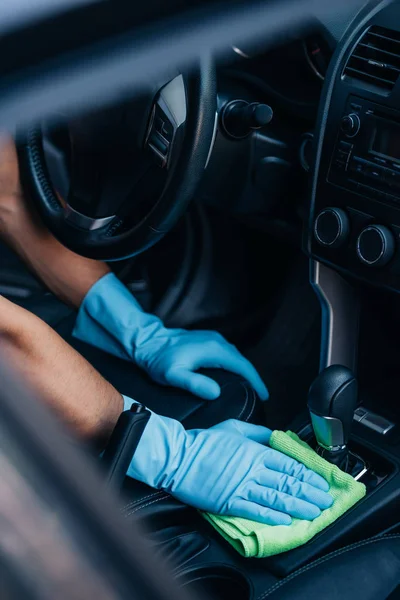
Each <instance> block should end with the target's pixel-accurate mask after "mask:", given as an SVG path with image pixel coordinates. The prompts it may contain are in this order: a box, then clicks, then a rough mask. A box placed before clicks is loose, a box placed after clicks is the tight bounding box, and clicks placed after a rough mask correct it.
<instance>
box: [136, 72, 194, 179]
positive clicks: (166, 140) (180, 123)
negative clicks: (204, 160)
mask: <svg viewBox="0 0 400 600" xmlns="http://www.w3.org/2000/svg"><path fill="white" fill-rule="evenodd" d="M186 103H187V99H186V89H185V83H184V80H183V77H182V75H178V76H177V77H175V78H174V79H172V81H170V82H169V83H167V84H166V85H165V86H164V87H163V88H161V90H160V91H159V93H158V94H157V96H156V98H155V101H154V104H153V108H152V111H151V116H150V122H149V127H148V129H147V133H146V138H145V146H146V147H147V148H148V149H149V150H150V152H151V153H152V155H153V158H154V160H155V162H156V164H157V165H158V166H160V167H162V168H165V167H166V168H168V167H169V165H170V163H171V157H172V156H173V154H174V152H173V151H174V146H177V145H178V144H179V142H180V141H181V140H182V138H183V129H184V127H185V123H186V118H187V104H186Z"/></svg>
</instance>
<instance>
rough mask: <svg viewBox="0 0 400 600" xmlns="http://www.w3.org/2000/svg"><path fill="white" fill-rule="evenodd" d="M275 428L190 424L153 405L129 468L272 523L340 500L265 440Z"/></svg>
mask: <svg viewBox="0 0 400 600" xmlns="http://www.w3.org/2000/svg"><path fill="white" fill-rule="evenodd" d="M270 436H271V430H270V429H267V428H265V427H261V426H259V425H250V424H249V423H242V422H240V421H235V420H233V419H232V420H229V421H225V422H224V423H221V424H219V425H216V426H215V427H211V428H210V429H204V430H202V429H194V430H190V431H185V429H184V428H183V426H182V425H181V424H180V423H179V422H178V421H175V420H174V419H169V418H167V417H161V416H159V415H156V414H154V413H152V415H151V417H150V420H149V422H148V424H147V426H146V429H145V430H144V433H143V436H142V438H141V440H140V442H139V445H138V447H137V449H136V452H135V455H134V457H133V459H132V462H131V465H130V467H129V469H128V475H129V476H130V477H133V478H134V479H138V480H140V481H143V482H144V483H147V484H148V485H150V486H152V487H155V488H158V489H163V490H165V491H167V492H169V493H170V494H171V495H172V496H174V497H175V498H177V499H178V500H181V501H182V502H184V503H186V504H189V505H191V506H194V507H195V508H199V509H201V510H204V511H207V512H211V513H214V514H219V515H231V516H236V517H244V518H247V519H252V520H255V521H259V522H262V523H267V524H270V525H290V523H291V520H292V519H291V517H296V518H299V519H307V520H312V519H315V518H316V517H318V515H320V514H321V510H323V509H325V508H328V507H329V506H331V505H332V502H333V498H332V496H330V495H329V494H328V493H327V491H328V489H329V486H328V483H327V482H326V481H325V480H324V479H323V478H322V477H320V476H319V475H317V474H316V473H314V472H313V471H310V470H309V469H307V468H306V467H304V466H303V465H301V464H300V463H298V462H297V461H295V460H293V459H292V458H289V457H287V456H285V455H284V454H282V453H280V452H277V451H276V450H273V449H272V448H268V447H266V446H264V445H262V444H265V443H267V442H268V440H269V438H270Z"/></svg>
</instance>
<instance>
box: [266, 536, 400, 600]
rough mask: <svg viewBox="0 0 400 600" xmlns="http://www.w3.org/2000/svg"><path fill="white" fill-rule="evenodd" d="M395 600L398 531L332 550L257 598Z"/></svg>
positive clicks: (399, 570) (399, 586) (399, 576)
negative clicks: (395, 533)
mask: <svg viewBox="0 0 400 600" xmlns="http://www.w3.org/2000/svg"><path fill="white" fill-rule="evenodd" d="M268 598H270V599H271V600H294V599H296V600H310V598H323V599H324V600H358V599H360V600H361V599H362V600H388V599H390V600H399V598H400V534H397V535H389V536H383V537H381V538H373V539H370V540H365V541H362V542H359V543H358V544H353V545H352V546H349V547H347V548H343V549H341V550H338V551H337V552H333V553H332V554H329V555H328V556H325V557H323V558H321V559H320V560H317V561H315V562H313V563H311V564H310V565H308V566H306V567H304V568H303V569H300V570H299V571H297V572H295V573H293V574H292V575H290V576H289V577H286V578H285V579H283V580H281V581H278V582H277V583H276V584H274V585H273V586H271V587H269V588H268V589H266V591H265V592H263V593H262V594H260V595H259V596H258V598H257V600H267V599H268Z"/></svg>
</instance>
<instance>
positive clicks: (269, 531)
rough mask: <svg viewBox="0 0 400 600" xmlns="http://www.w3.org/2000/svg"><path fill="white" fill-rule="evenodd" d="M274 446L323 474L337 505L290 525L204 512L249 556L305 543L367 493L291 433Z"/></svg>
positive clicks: (278, 436) (275, 439) (275, 437)
mask: <svg viewBox="0 0 400 600" xmlns="http://www.w3.org/2000/svg"><path fill="white" fill-rule="evenodd" d="M270 446H271V448H274V449H275V450H279V451H280V452H283V453H284V454H287V455H288V456H291V457H292V458H295V459H296V460H298V461H299V462H301V463H303V464H304V465H305V466H306V467H308V468H309V469H312V470H313V471H315V472H316V473H318V474H319V475H322V477H324V478H325V479H326V480H327V481H328V483H329V486H330V490H329V493H330V494H331V495H332V496H333V498H334V503H333V504H332V506H331V507H330V508H327V509H326V510H324V511H322V513H321V515H320V516H319V517H317V518H316V519H314V521H304V520H302V519H293V520H292V523H291V524H290V525H264V524H263V523H257V522H256V521H250V520H248V519H242V518H240V517H223V516H218V515H212V514H210V513H202V514H203V516H204V517H205V519H207V521H209V522H210V523H211V525H213V527H214V528H215V529H216V530H217V531H218V532H219V533H220V534H221V535H222V537H224V538H225V539H226V540H227V541H228V542H229V543H230V544H231V545H232V546H233V547H234V548H235V549H236V550H237V551H238V552H239V553H240V554H242V555H243V556H245V557H254V558H265V557H267V556H273V555H274V554H279V553H281V552H286V551H287V550H292V549H293V548H297V547H298V546H301V545H302V544H305V543H306V542H308V541H309V540H311V538H313V537H314V536H315V535H316V534H317V533H319V532H320V531H322V530H323V529H325V528H326V527H328V525H331V523H333V522H334V521H336V519H338V518H339V517H340V516H341V515H343V514H344V513H345V512H346V511H347V510H349V508H351V507H352V506H354V504H356V502H358V501H359V500H361V498H363V497H364V496H365V493H366V489H365V485H364V484H362V483H359V482H357V481H355V480H354V479H353V477H352V476H351V475H349V474H348V473H344V472H343V471H341V470H340V469H339V468H338V467H337V466H335V465H332V464H331V463H329V462H328V461H326V460H325V459H324V458H322V457H321V456H319V455H318V454H317V453H316V452H315V451H314V450H313V449H312V448H311V447H310V446H309V445H308V444H306V443H305V442H303V441H302V440H301V439H300V438H299V437H298V436H297V435H296V434H295V433H293V432H291V431H288V432H287V433H285V432H283V431H273V432H272V435H271V439H270Z"/></svg>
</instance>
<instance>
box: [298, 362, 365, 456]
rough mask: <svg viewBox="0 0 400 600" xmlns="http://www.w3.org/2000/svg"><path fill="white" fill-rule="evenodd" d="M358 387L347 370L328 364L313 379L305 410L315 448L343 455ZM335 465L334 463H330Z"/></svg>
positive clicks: (352, 375) (352, 374) (353, 377)
mask: <svg viewBox="0 0 400 600" xmlns="http://www.w3.org/2000/svg"><path fill="white" fill-rule="evenodd" d="M357 394H358V385H357V380H356V378H355V376H354V373H353V372H352V371H351V370H350V369H348V368H347V367H343V366H341V365H332V366H330V367H328V368H326V369H324V371H322V372H321V373H320V374H319V375H318V377H317V378H316V379H315V380H314V382H313V384H312V385H311V387H310V391H309V393H308V409H309V411H310V415H311V421H312V425H313V429H314V433H315V437H316V438H317V442H318V445H319V446H320V447H321V448H323V449H324V450H327V451H328V452H329V453H330V454H331V455H332V454H333V453H338V455H339V454H343V452H344V451H345V449H346V446H347V443H348V441H349V437H350V433H351V426H352V422H353V415H354V411H355V409H356V407H357ZM331 462H335V461H333V460H332V461H331Z"/></svg>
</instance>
